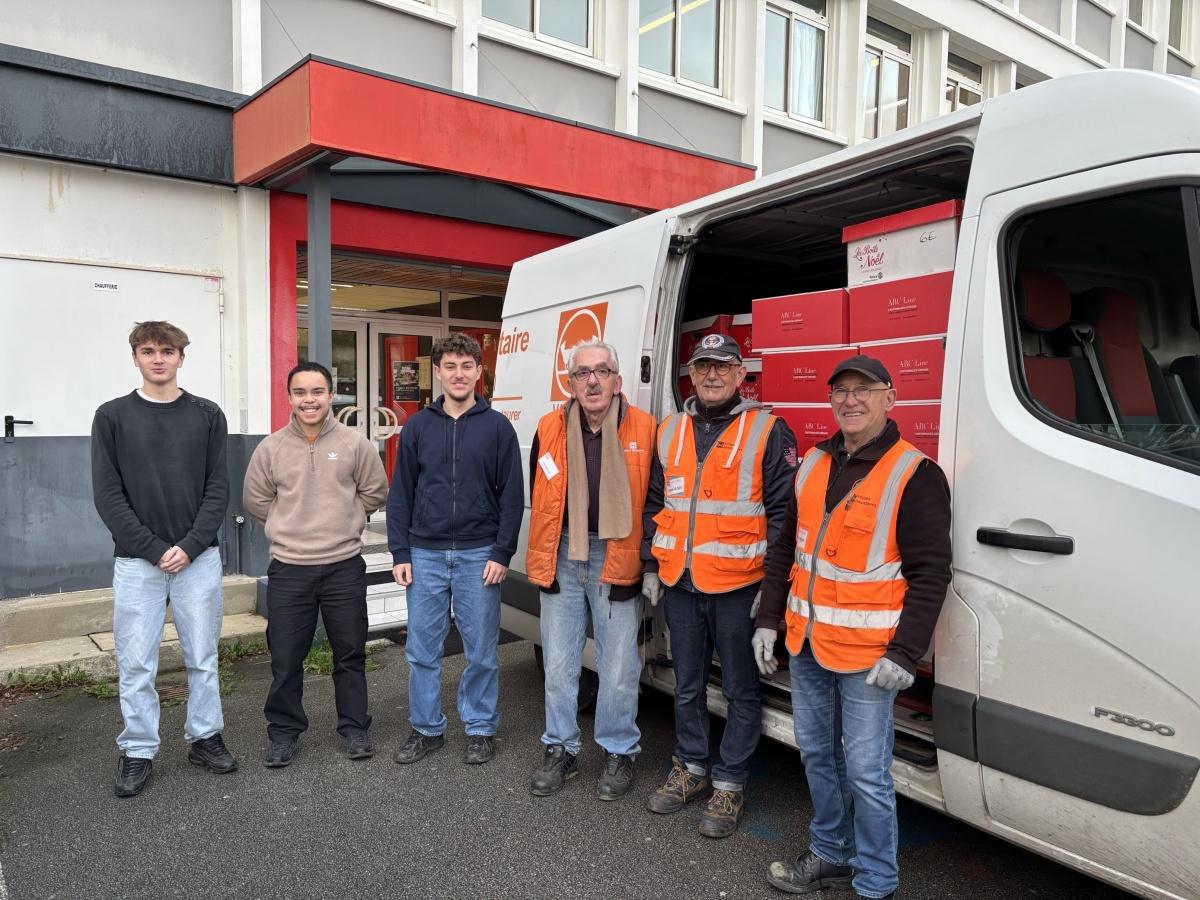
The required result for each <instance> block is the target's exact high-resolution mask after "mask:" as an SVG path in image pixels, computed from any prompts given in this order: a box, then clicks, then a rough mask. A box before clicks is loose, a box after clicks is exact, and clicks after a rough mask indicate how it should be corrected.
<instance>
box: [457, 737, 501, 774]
mask: <svg viewBox="0 0 1200 900" xmlns="http://www.w3.org/2000/svg"><path fill="white" fill-rule="evenodd" d="M495 755H496V739H495V738H494V737H492V736H491V735H490V734H468V735H467V749H466V750H464V751H463V762H465V763H466V764H467V765H468V766H482V765H483V764H484V763H485V762H489V761H490V760H491V758H492V757H493V756H495Z"/></svg>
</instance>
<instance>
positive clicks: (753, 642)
mask: <svg viewBox="0 0 1200 900" xmlns="http://www.w3.org/2000/svg"><path fill="white" fill-rule="evenodd" d="M777 636H778V632H777V631H776V630H775V629H774V628H755V629H754V637H752V638H750V646H751V647H753V648H754V664H755V665H757V666H758V671H759V672H761V673H762V674H763V675H771V674H774V672H775V670H776V669H778V668H779V660H777V659H776V658H775V638H776V637H777Z"/></svg>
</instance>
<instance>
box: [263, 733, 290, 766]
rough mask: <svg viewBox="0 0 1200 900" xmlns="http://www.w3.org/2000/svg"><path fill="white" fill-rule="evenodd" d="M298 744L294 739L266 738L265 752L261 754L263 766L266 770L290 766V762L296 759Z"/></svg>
mask: <svg viewBox="0 0 1200 900" xmlns="http://www.w3.org/2000/svg"><path fill="white" fill-rule="evenodd" d="M297 745H298V742H297V740H296V739H295V738H290V737H275V738H268V740H267V752H266V753H265V754H263V765H264V766H266V767H267V768H268V769H282V768H283V767H284V766H290V765H291V764H292V760H293V759H295V758H296V751H297V750H298V749H299V748H298V746H297Z"/></svg>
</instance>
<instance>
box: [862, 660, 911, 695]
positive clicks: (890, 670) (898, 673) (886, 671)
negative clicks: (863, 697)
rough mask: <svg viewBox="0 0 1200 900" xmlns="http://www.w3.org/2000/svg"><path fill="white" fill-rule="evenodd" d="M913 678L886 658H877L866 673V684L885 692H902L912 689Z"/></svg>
mask: <svg viewBox="0 0 1200 900" xmlns="http://www.w3.org/2000/svg"><path fill="white" fill-rule="evenodd" d="M912 683H913V677H912V676H911V675H910V674H908V672H906V671H905V670H904V669H902V668H901V667H900V666H898V665H896V663H894V662H892V661H891V660H890V659H888V658H887V657H886V656H881V657H879V659H878V660H876V662H875V665H874V666H872V667H871V671H870V672H868V673H867V684H873V685H875V687H877V688H882V689H883V690H885V691H903V690H907V689H908V688H910V687H912Z"/></svg>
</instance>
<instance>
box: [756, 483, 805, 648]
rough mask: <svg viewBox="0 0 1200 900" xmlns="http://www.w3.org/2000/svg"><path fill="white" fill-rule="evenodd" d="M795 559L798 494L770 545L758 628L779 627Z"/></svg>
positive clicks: (790, 504) (791, 501) (791, 497)
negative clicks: (773, 541) (769, 556)
mask: <svg viewBox="0 0 1200 900" xmlns="http://www.w3.org/2000/svg"><path fill="white" fill-rule="evenodd" d="M795 557H796V492H795V491H792V492H791V493H790V494H789V495H788V506H787V514H786V515H785V517H784V520H783V524H782V525H781V526H780V528H779V534H777V535H776V536H775V543H774V544H772V546H771V558H770V560H769V561H768V562H767V574H766V577H764V578H763V583H762V602H761V603H760V604H759V607H758V616H757V618H755V620H754V627H755V628H778V627H779V625H780V623H781V622H782V621H783V611H784V609H786V608H787V598H788V591H789V589H790V588H791V578H790V577H789V576H790V575H791V574H792V562H793V560H794V559H795Z"/></svg>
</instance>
